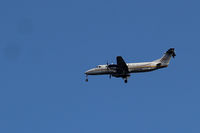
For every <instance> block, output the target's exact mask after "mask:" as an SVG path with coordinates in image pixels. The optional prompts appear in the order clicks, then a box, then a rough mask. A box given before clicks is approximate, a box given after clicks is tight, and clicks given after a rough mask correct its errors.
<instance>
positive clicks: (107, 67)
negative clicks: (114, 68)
mask: <svg viewBox="0 0 200 133" xmlns="http://www.w3.org/2000/svg"><path fill="white" fill-rule="evenodd" d="M106 64H107V66H106V67H107V70H109V63H108V61H107V63H106ZM111 77H112V75H111V74H109V78H110V79H111Z"/></svg>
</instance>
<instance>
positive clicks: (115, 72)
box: [85, 48, 176, 83]
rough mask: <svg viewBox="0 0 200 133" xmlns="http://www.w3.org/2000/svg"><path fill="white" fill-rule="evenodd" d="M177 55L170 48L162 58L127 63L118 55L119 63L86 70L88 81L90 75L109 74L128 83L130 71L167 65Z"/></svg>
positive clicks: (135, 71)
mask: <svg viewBox="0 0 200 133" xmlns="http://www.w3.org/2000/svg"><path fill="white" fill-rule="evenodd" d="M175 56H176V54H175V51H174V48H170V49H169V50H168V51H167V52H166V53H165V54H164V55H163V56H162V57H161V58H160V59H158V60H155V61H152V62H141V63H126V62H125V61H124V60H123V58H122V57H121V56H117V64H108V63H107V64H106V65H98V66H97V67H96V68H92V69H90V70H88V71H86V72H85V74H86V82H87V81H88V75H105V74H108V75H109V77H110V78H111V77H112V76H113V77H117V78H123V79H124V82H125V83H127V81H128V80H127V79H128V77H130V73H139V72H149V71H153V70H157V69H160V68H164V67H167V66H168V65H169V62H170V59H171V57H173V58H174V57H175Z"/></svg>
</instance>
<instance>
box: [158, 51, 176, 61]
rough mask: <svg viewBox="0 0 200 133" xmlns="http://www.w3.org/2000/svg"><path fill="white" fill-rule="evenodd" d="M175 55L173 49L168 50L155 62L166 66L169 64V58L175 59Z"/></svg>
mask: <svg viewBox="0 0 200 133" xmlns="http://www.w3.org/2000/svg"><path fill="white" fill-rule="evenodd" d="M175 56H176V54H175V52H174V48H170V49H169V50H167V52H166V53H165V54H164V55H163V56H162V57H161V58H160V59H158V60H155V61H156V62H160V63H162V64H164V65H168V64H169V62H170V59H171V57H173V58H174V57H175Z"/></svg>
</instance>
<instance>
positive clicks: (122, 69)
mask: <svg viewBox="0 0 200 133" xmlns="http://www.w3.org/2000/svg"><path fill="white" fill-rule="evenodd" d="M117 65H118V68H119V70H118V72H119V73H123V74H127V73H129V71H128V66H127V65H126V62H125V61H124V60H123V58H122V57H121V56H117Z"/></svg>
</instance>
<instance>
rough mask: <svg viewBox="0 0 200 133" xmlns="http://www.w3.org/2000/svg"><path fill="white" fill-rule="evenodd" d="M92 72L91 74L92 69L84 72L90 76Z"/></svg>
mask: <svg viewBox="0 0 200 133" xmlns="http://www.w3.org/2000/svg"><path fill="white" fill-rule="evenodd" d="M92 72H93V69H90V70H87V71H86V72H85V74H87V75H90V74H92Z"/></svg>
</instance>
